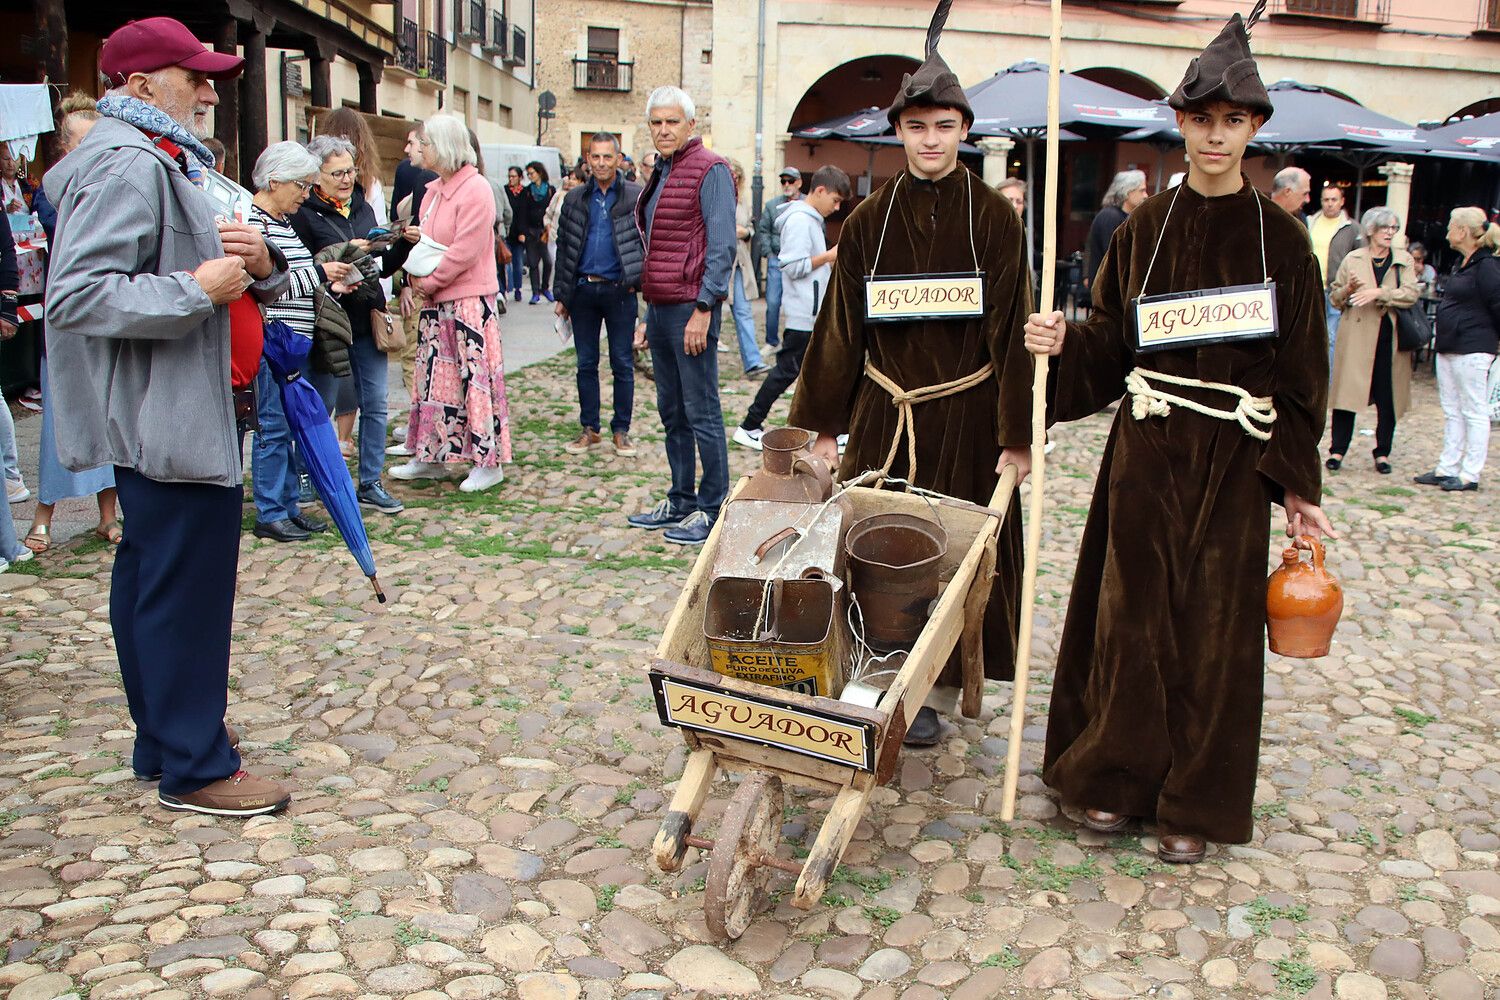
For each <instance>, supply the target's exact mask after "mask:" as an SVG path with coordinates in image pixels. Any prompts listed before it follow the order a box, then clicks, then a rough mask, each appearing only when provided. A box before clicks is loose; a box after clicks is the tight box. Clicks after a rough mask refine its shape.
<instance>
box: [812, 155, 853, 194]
mask: <svg viewBox="0 0 1500 1000" xmlns="http://www.w3.org/2000/svg"><path fill="white" fill-rule="evenodd" d="M820 187H822V188H827V189H828V190H830V191H832V192H833V193H834V194H836V195H838V196H839V197H840V198H847V197H849V175H848V174H846V173H844V172H843V171H842V170H840V169H839V168H838V167H835V166H834V165H833V164H831V163H830V164H828V165H827V166H822V167H819V168H818V169H817V172H816V173H814V174H813V175H812V180H811V181H809V182H808V185H807V190H808V191H809V192H812V191H816V190H817V189H818V188H820Z"/></svg>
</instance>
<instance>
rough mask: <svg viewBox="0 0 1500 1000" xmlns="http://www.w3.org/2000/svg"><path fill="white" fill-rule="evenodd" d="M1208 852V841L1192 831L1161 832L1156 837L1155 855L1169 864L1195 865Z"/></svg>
mask: <svg viewBox="0 0 1500 1000" xmlns="http://www.w3.org/2000/svg"><path fill="white" fill-rule="evenodd" d="M1207 853H1208V843H1207V842H1206V841H1205V840H1204V839H1203V838H1202V837H1199V836H1197V835H1196V834H1192V833H1163V834H1160V835H1159V836H1158V837H1157V838H1156V856H1157V857H1158V858H1161V859H1162V860H1163V861H1165V862H1166V863H1167V864H1169V865H1196V864H1197V863H1198V862H1200V861H1202V860H1203V856H1204V855H1205V854H1207Z"/></svg>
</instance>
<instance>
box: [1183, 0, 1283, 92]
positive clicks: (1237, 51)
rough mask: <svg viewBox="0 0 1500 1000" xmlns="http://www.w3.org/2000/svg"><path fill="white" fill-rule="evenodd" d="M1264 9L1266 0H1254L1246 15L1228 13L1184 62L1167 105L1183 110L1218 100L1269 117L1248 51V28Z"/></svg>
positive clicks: (1261, 84)
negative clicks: (1213, 33)
mask: <svg viewBox="0 0 1500 1000" xmlns="http://www.w3.org/2000/svg"><path fill="white" fill-rule="evenodd" d="M1265 9H1266V0H1258V2H1257V3H1256V5H1255V7H1254V9H1253V10H1251V11H1250V17H1249V18H1248V19H1243V18H1241V17H1240V15H1239V14H1235V15H1233V16H1232V17H1230V19H1229V23H1228V24H1226V25H1224V27H1223V29H1222V30H1221V31H1220V32H1219V34H1218V36H1217V37H1216V38H1214V40H1213V41H1211V42H1209V43H1208V47H1207V48H1205V49H1204V50H1203V52H1202V53H1201V54H1199V55H1198V57H1197V58H1195V59H1194V60H1193V61H1192V62H1191V63H1189V64H1188V68H1187V73H1185V74H1184V75H1183V77H1182V82H1181V83H1179V84H1178V85H1177V89H1176V90H1175V91H1173V92H1172V96H1171V97H1169V98H1167V104H1168V106H1170V107H1171V108H1173V109H1174V110H1177V111H1186V110H1187V109H1188V108H1189V107H1191V106H1195V105H1204V104H1213V103H1215V102H1219V101H1222V102H1224V103H1226V104H1237V105H1240V106H1241V107H1246V108H1249V109H1250V110H1251V111H1254V112H1255V113H1256V114H1261V115H1264V116H1265V117H1267V118H1270V117H1271V115H1272V113H1274V112H1275V110H1276V109H1275V107H1274V106H1273V105H1272V104H1271V95H1270V94H1268V93H1267V92H1266V85H1265V84H1264V83H1263V82H1261V79H1260V70H1259V69H1258V68H1257V67H1256V65H1255V57H1254V56H1252V55H1251V54H1250V29H1251V28H1253V27H1255V22H1256V21H1258V20H1260V16H1261V14H1262V13H1264V12H1265Z"/></svg>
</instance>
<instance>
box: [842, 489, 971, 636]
mask: <svg viewBox="0 0 1500 1000" xmlns="http://www.w3.org/2000/svg"><path fill="white" fill-rule="evenodd" d="M844 550H845V552H846V553H847V555H848V557H849V560H848V566H849V588H850V590H851V591H852V593H853V595H854V599H855V600H856V601H858V602H859V610H860V617H861V618H862V619H863V626H864V640H865V644H866V645H868V646H869V647H870V648H871V649H873V650H875V651H877V652H890V651H892V650H897V649H906V650H909V649H911V647H912V645H913V644H915V643H916V641H917V637H918V636H919V635H921V634H922V628H923V626H925V625H926V624H927V619H928V618H929V617H930V615H931V609H932V603H933V602H934V601H935V600H937V596H938V591H939V581H938V570H939V568H940V564H941V562H942V559H943V555H944V554H945V553H946V552H947V551H948V533H947V532H946V531H944V530H943V528H942V526H941V525H939V524H936V523H934V522H932V521H929V520H927V519H926V518H923V517H917V516H915V515H912V514H876V515H874V516H873V517H867V518H864V519H863V520H860V521H856V522H855V523H854V525H853V526H852V527H850V529H849V533H848V535H847V536H845V538H844Z"/></svg>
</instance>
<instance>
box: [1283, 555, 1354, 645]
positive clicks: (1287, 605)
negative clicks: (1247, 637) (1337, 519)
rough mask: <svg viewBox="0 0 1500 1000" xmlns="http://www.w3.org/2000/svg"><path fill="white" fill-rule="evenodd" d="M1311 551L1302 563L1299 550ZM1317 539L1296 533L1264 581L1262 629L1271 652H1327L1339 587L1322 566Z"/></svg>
mask: <svg viewBox="0 0 1500 1000" xmlns="http://www.w3.org/2000/svg"><path fill="white" fill-rule="evenodd" d="M1303 550H1307V551H1309V552H1311V553H1312V561H1311V562H1310V563H1309V562H1304V561H1303V559H1302V551H1303ZM1323 556H1324V551H1323V543H1322V542H1320V541H1318V540H1317V539H1316V538H1314V537H1313V536H1311V535H1299V536H1298V537H1297V540H1296V541H1295V542H1294V543H1293V544H1292V545H1290V546H1288V547H1287V549H1286V550H1285V551H1283V552H1282V553H1281V565H1280V566H1279V567H1278V568H1277V569H1276V570H1275V572H1273V573H1272V574H1271V576H1270V578H1269V579H1268V580H1267V581H1266V631H1267V633H1268V634H1269V636H1270V644H1271V652H1273V653H1279V654H1280V655H1282V656H1296V657H1302V658H1308V659H1310V658H1312V657H1315V656H1326V655H1328V646H1329V643H1330V642H1332V640H1333V630H1334V627H1335V626H1337V625H1338V623H1339V615H1341V614H1343V612H1344V588H1343V587H1341V586H1339V582H1338V580H1337V579H1335V578H1334V576H1333V574H1332V573H1329V572H1328V571H1327V570H1326V569H1324V568H1323Z"/></svg>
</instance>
